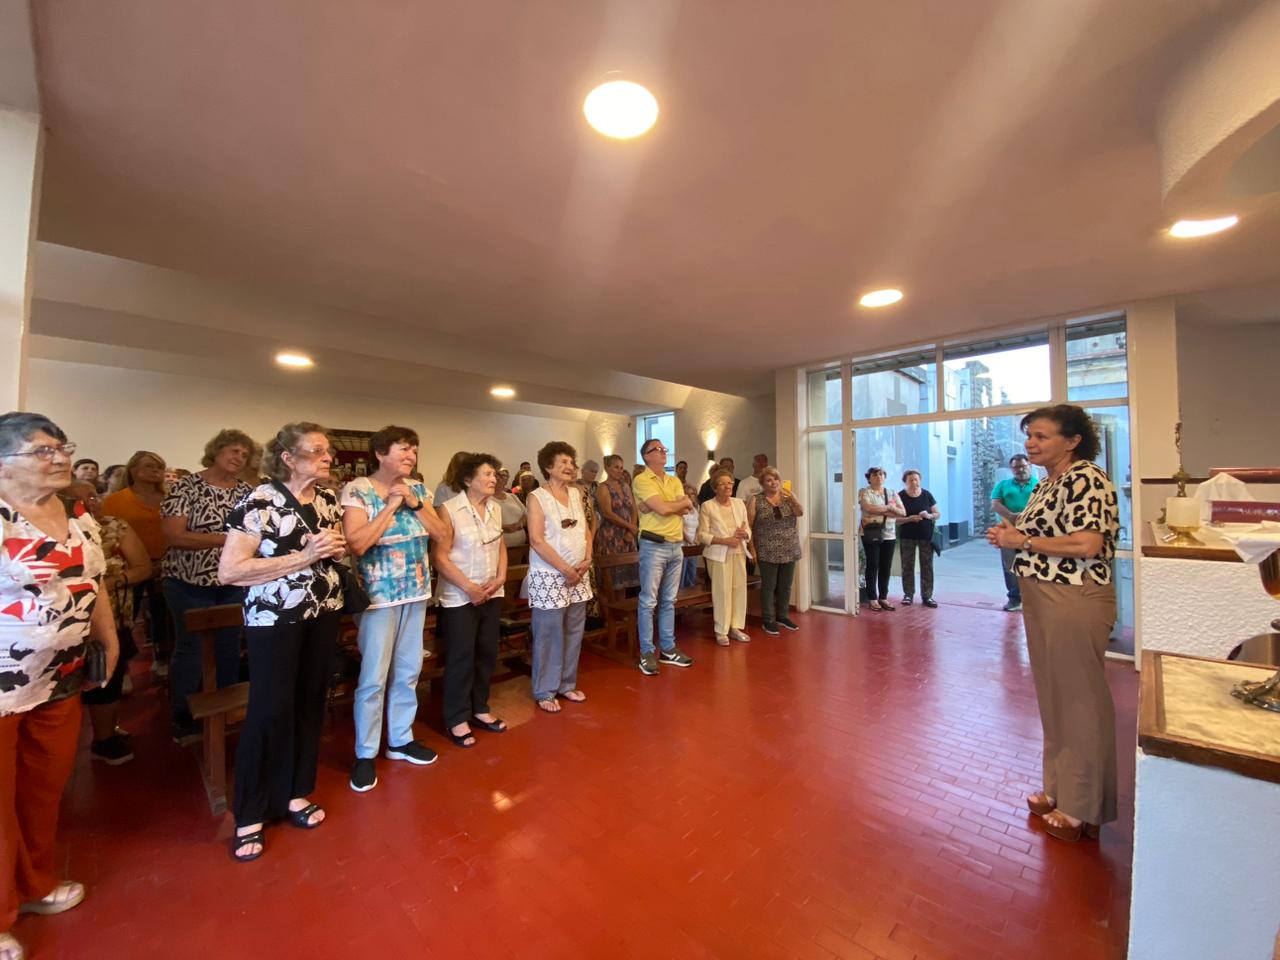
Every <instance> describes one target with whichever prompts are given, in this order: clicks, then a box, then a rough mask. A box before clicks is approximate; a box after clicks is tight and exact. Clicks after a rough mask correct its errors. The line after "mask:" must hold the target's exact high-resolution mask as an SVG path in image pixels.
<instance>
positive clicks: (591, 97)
mask: <svg viewBox="0 0 1280 960" xmlns="http://www.w3.org/2000/svg"><path fill="white" fill-rule="evenodd" d="M582 112H583V114H585V115H586V118H587V123H589V124H591V126H593V127H594V128H595V129H596V130H597V131H599V132H600V133H603V134H604V135H605V136H606V137H613V138H614V139H615V140H630V139H631V138H632V137H638V136H640V134H642V133H645V132H647V131H648V130H649V128H650V127H652V126H653V125H654V124H655V123H656V122H657V120H658V101H657V100H656V99H654V96H653V94H652V93H650V92H649V91H648V90H646V89H645V88H644V87H642V86H640V84H638V83H632V82H631V81H630V80H611V81H610V82H609V83H602V84H601V85H600V86H598V87H596V88H595V89H594V90H592V91H591V92H590V93H589V94H587V99H586V100H584V101H583V103H582Z"/></svg>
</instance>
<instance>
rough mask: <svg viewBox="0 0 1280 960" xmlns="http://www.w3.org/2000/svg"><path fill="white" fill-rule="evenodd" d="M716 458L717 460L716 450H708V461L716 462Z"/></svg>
mask: <svg viewBox="0 0 1280 960" xmlns="http://www.w3.org/2000/svg"><path fill="white" fill-rule="evenodd" d="M715 458H716V452H715V451H714V450H708V451H707V459H708V460H713V461H714V460H715Z"/></svg>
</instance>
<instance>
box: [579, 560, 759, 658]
mask: <svg viewBox="0 0 1280 960" xmlns="http://www.w3.org/2000/svg"><path fill="white" fill-rule="evenodd" d="M684 555H685V558H686V559H687V558H689V557H698V556H701V555H702V547H701V546H700V545H694V546H690V545H688V544H686V545H685V547H684ZM639 566H640V553H639V551H636V552H634V553H616V554H610V555H607V556H597V557H596V558H595V567H596V590H597V593H598V595H599V597H600V610H601V612H602V613H603V614H604V629H603V630H600V631H596V632H595V635H592V634H588V635H587V636H585V637H584V638H583V642H584V643H585V644H588V645H589V648H590V650H591V651H592V652H593V653H598V654H600V655H601V656H603V657H608V658H609V659H611V660H616V661H618V662H619V663H626V664H631V663H634V662H635V661H636V660H637V659H639V656H640V640H639V633H638V631H637V628H638V624H639V606H640V597H639V588H638V587H636V586H634V583H635V580H636V579H637V578H630V577H625V578H624V577H623V576H622V574H623V572H624V571H628V570H630V569H631V568H636V569H638V568H639ZM759 590H760V577H759V576H748V577H747V591H748V593H750V592H751V591H755V592H756V593H759ZM748 602H749V601H748ZM711 604H712V598H711V585H710V583H708V582H707V581H706V580H705V578H704V579H703V580H702V581H701V582H700V583H699V584H698V585H697V586H692V587H681V588H680V589H679V591H678V592H677V593H676V601H675V608H676V611H677V612H679V611H681V610H690V609H694V608H698V607H709V606H711Z"/></svg>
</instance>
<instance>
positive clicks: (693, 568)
mask: <svg viewBox="0 0 1280 960" xmlns="http://www.w3.org/2000/svg"><path fill="white" fill-rule="evenodd" d="M697 585H698V558H697V557H685V558H684V573H682V574H681V575H680V586H682V587H696V586H697Z"/></svg>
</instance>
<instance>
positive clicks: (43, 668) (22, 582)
mask: <svg viewBox="0 0 1280 960" xmlns="http://www.w3.org/2000/svg"><path fill="white" fill-rule="evenodd" d="M67 526H68V534H67V539H66V540H65V541H63V542H58V541H57V540H55V539H53V538H52V537H50V536H49V535H48V534H46V533H45V532H44V531H43V530H41V529H40V528H39V527H37V526H35V524H33V523H31V522H30V521H29V520H28V519H27V518H26V517H24V516H22V514H20V513H19V512H18V511H17V510H16V509H14V508H13V507H11V506H9V504H7V503H5V502H4V501H3V500H0V717H5V716H10V715H12V714H15V713H25V712H26V711H28V710H32V709H34V708H36V707H38V706H41V705H42V704H45V703H48V702H50V701H52V700H62V699H65V698H66V697H70V696H74V695H75V694H77V693H79V692H80V688H81V686H82V685H83V683H84V650H85V643H86V642H87V641H88V638H89V619H90V617H91V615H92V613H93V606H94V603H95V602H96V601H97V599H98V589H99V587H100V586H101V583H102V573H103V568H104V562H103V558H102V545H101V542H100V540H99V536H100V535H99V531H98V524H97V523H96V522H95V521H94V519H93V518H92V517H91V516H89V515H88V514H87V513H85V512H84V507H83V506H82V505H80V504H77V505H76V515H75V516H73V517H70V518H69V519H68V523H67Z"/></svg>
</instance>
